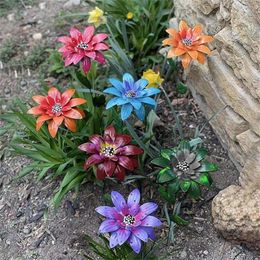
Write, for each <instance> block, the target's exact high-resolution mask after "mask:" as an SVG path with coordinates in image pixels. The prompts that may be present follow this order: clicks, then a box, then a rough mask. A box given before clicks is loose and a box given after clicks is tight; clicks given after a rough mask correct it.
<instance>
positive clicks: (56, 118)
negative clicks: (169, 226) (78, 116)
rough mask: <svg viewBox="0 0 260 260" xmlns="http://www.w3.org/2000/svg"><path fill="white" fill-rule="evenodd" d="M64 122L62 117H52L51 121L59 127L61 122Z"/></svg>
mask: <svg viewBox="0 0 260 260" xmlns="http://www.w3.org/2000/svg"><path fill="white" fill-rule="evenodd" d="M63 120H64V116H55V117H53V121H54V122H55V124H56V125H57V126H58V127H59V126H60V125H61V124H62V122H63Z"/></svg>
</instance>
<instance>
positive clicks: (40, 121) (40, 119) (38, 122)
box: [36, 115, 52, 131]
mask: <svg viewBox="0 0 260 260" xmlns="http://www.w3.org/2000/svg"><path fill="white" fill-rule="evenodd" d="M51 118H52V117H51V116H49V115H43V116H40V117H38V118H37V120H36V131H39V130H40V128H41V127H42V125H43V123H44V122H45V121H47V120H49V119H51Z"/></svg>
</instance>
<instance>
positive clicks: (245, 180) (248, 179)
mask: <svg viewBox="0 0 260 260" xmlns="http://www.w3.org/2000/svg"><path fill="white" fill-rule="evenodd" d="M259 166H260V142H258V143H256V144H255V147H252V149H251V151H250V153H249V155H248V159H247V161H246V163H245V166H244V168H243V170H242V172H241V173H240V176H239V182H240V184H241V186H242V187H243V188H244V189H251V190H257V189H259V190H260V167H259Z"/></svg>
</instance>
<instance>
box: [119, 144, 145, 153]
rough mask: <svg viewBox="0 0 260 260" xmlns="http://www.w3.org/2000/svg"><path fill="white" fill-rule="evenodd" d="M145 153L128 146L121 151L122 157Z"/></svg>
mask: <svg viewBox="0 0 260 260" xmlns="http://www.w3.org/2000/svg"><path fill="white" fill-rule="evenodd" d="M143 152H144V151H143V150H142V149H141V148H139V147H137V146H135V145H126V146H124V147H122V148H121V149H119V154H120V155H137V154H142V153H143Z"/></svg>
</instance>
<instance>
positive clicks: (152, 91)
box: [145, 88, 161, 96]
mask: <svg viewBox="0 0 260 260" xmlns="http://www.w3.org/2000/svg"><path fill="white" fill-rule="evenodd" d="M160 92H161V90H160V89H158V88H148V89H146V90H145V94H146V96H153V95H157V94H159V93H160Z"/></svg>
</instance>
